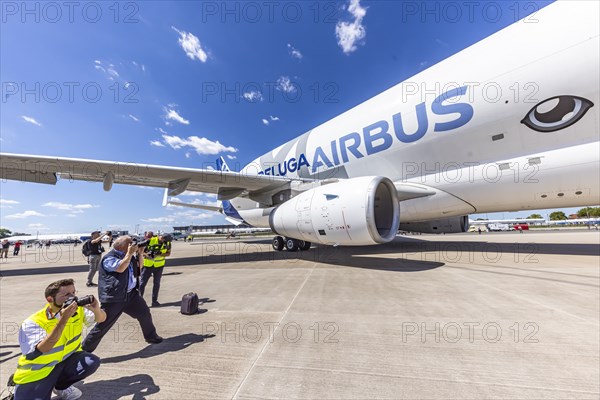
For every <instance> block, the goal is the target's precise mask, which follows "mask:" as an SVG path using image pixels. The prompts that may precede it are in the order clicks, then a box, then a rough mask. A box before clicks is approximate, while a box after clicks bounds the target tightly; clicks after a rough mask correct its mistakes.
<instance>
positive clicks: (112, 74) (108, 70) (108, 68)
mask: <svg viewBox="0 0 600 400" xmlns="http://www.w3.org/2000/svg"><path fill="white" fill-rule="evenodd" d="M94 68H96V69H97V70H98V71H102V72H103V73H104V74H106V75H107V76H108V79H109V80H111V81H114V80H115V78H118V77H119V76H120V75H119V73H118V72H117V70H116V69H115V65H114V64H108V65H106V64H103V63H102V61H100V60H94Z"/></svg>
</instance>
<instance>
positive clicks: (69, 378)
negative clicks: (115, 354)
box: [15, 351, 100, 400]
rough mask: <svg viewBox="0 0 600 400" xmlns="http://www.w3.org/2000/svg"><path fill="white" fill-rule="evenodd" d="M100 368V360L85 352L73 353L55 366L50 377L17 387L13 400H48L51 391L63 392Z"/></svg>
mask: <svg viewBox="0 0 600 400" xmlns="http://www.w3.org/2000/svg"><path fill="white" fill-rule="evenodd" d="M99 366H100V359H99V358H98V357H96V356H95V355H93V354H90V353H86V352H85V351H78V352H76V353H73V354H71V355H70V356H69V358H67V359H66V360H64V361H62V362H59V363H58V364H56V366H55V367H54V369H52V372H50V375H48V376H47V377H45V378H44V379H40V380H39V381H35V382H30V383H25V384H22V385H17V386H16V387H15V400H21V399H23V400H38V399H39V400H50V397H51V396H52V389H54V388H56V389H58V390H65V389H66V388H68V387H69V386H71V385H72V384H74V383H75V382H79V381H80V380H82V379H85V378H87V377H88V376H90V375H92V374H93V373H94V372H96V370H97V369H98V367H99Z"/></svg>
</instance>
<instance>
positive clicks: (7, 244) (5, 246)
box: [2, 242, 10, 249]
mask: <svg viewBox="0 0 600 400" xmlns="http://www.w3.org/2000/svg"><path fill="white" fill-rule="evenodd" d="M9 247H10V242H6V243H2V248H3V249H8V248H9Z"/></svg>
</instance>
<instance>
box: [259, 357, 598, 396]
mask: <svg viewBox="0 0 600 400" xmlns="http://www.w3.org/2000/svg"><path fill="white" fill-rule="evenodd" d="M263 367H267V368H269V367H270V368H285V369H297V370H308V371H318V372H331V373H338V374H339V373H342V374H351V375H368V376H383V377H389V378H401V379H415V380H427V381H435V382H452V383H466V384H470V385H483V386H503V387H518V388H522V389H542V390H548V391H558V392H568V393H586V394H598V393H599V392H593V391H588V390H569V389H560V388H549V387H538V386H528V385H519V384H515V385H509V384H502V383H494V382H491V383H488V382H477V381H467V380H457V379H443V378H429V377H424V376H410V375H397V374H383V373H377V372H366V371H349V370H344V369H325V368H314V367H293V366H289V365H272V364H267V365H263Z"/></svg>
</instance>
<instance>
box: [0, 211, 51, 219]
mask: <svg viewBox="0 0 600 400" xmlns="http://www.w3.org/2000/svg"><path fill="white" fill-rule="evenodd" d="M28 217H45V215H44V214H42V213H39V212H37V211H33V210H27V211H24V212H22V213H18V214H11V215H6V216H5V217H4V218H6V219H23V218H28Z"/></svg>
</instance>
